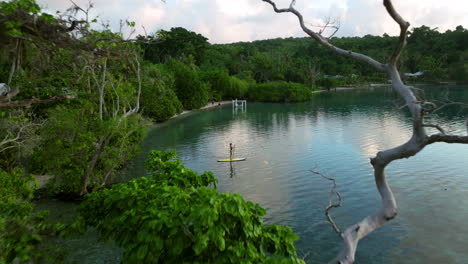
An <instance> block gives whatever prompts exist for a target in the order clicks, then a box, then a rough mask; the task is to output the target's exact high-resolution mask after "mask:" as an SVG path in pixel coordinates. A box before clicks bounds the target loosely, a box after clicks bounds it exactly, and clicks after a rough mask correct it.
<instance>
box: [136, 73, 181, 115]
mask: <svg viewBox="0 0 468 264" xmlns="http://www.w3.org/2000/svg"><path fill="white" fill-rule="evenodd" d="M145 77H146V81H145V82H144V84H143V87H142V97H141V106H142V108H143V112H144V114H145V115H146V116H148V117H149V118H151V119H153V120H154V121H165V120H168V119H169V118H171V117H173V116H174V115H176V114H178V113H180V112H182V108H183V107H182V103H181V102H180V101H179V98H177V95H176V94H175V92H174V90H173V88H174V83H175V80H174V76H173V75H172V74H171V73H170V72H168V71H167V70H165V69H164V68H163V67H160V65H148V66H147V67H146V69H145Z"/></svg>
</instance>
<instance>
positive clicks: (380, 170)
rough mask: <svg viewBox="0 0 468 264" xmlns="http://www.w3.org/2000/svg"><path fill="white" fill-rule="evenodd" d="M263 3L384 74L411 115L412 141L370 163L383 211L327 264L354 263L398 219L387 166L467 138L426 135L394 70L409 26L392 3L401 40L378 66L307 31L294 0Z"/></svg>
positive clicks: (416, 104) (420, 108)
mask: <svg viewBox="0 0 468 264" xmlns="http://www.w3.org/2000/svg"><path fill="white" fill-rule="evenodd" d="M262 1H263V2H266V3H268V4H270V5H271V6H272V7H273V10H274V11H275V12H277V13H292V14H294V15H295V16H296V17H297V18H298V20H299V25H300V27H301V28H302V30H303V31H304V32H305V33H306V34H308V35H309V36H310V37H311V38H313V39H314V40H316V41H317V42H318V43H319V44H320V45H322V46H324V47H326V48H328V49H330V50H332V51H333V52H335V53H336V54H338V55H342V56H348V57H351V58H354V59H356V60H360V61H363V62H366V63H368V64H369V65H371V66H372V67H374V68H375V69H376V70H378V71H381V72H385V73H387V74H388V76H389V77H390V78H391V80H392V87H393V89H394V90H395V91H396V92H397V94H398V95H399V96H400V97H401V98H402V99H403V100H404V102H405V106H407V107H408V109H409V111H410V113H411V116H412V127H413V134H412V136H411V138H410V139H409V140H408V141H407V142H406V143H404V144H402V145H400V146H397V147H394V148H391V149H387V150H384V151H380V152H378V153H377V155H376V156H375V157H374V158H372V159H371V164H372V166H373V168H374V178H375V183H376V186H377V189H378V191H379V193H380V196H381V199H382V207H381V208H380V209H379V210H378V211H377V212H375V213H374V214H372V215H369V216H367V217H365V218H364V219H362V220H361V221H359V222H358V223H356V224H354V225H352V226H350V227H349V228H348V229H346V230H345V231H344V232H343V234H342V238H343V244H342V247H341V251H340V252H339V253H338V255H337V256H336V257H335V258H334V259H333V260H332V261H331V262H330V263H341V264H345V263H354V260H355V254H356V249H357V246H358V243H359V241H360V240H361V239H362V238H364V237H366V236H367V235H368V234H370V233H371V232H373V231H374V230H376V229H378V228H380V227H381V226H383V225H384V224H385V223H387V222H388V221H390V220H392V219H394V218H395V217H396V215H397V211H398V210H397V205H396V200H395V197H394V195H393V192H392V190H391V189H390V186H389V184H388V182H387V179H386V175H385V168H386V166H387V165H388V164H390V163H391V162H392V161H394V160H398V159H403V158H409V157H412V156H414V155H416V154H417V153H418V152H420V151H421V150H422V149H423V148H424V147H425V146H427V145H429V144H432V143H436V142H445V143H462V144H468V136H459V135H445V134H436V135H428V134H427V132H426V130H425V127H427V126H428V125H427V124H424V114H425V113H427V111H428V109H425V108H424V105H427V102H426V103H425V104H421V102H420V101H418V100H417V98H416V96H415V94H414V93H413V91H412V90H411V88H410V87H408V86H406V85H405V84H404V83H403V81H402V80H401V77H400V74H399V72H398V70H397V62H398V59H399V57H400V55H401V52H402V51H403V49H404V48H405V45H406V36H407V31H408V28H409V26H410V24H409V22H407V21H406V20H404V19H403V17H401V15H400V14H399V13H398V12H397V11H396V10H395V8H394V6H393V3H392V1H391V0H383V5H384V6H385V8H386V10H387V12H388V14H389V15H390V16H391V17H392V18H393V20H394V21H395V22H396V23H397V24H398V25H399V26H400V37H399V39H398V43H397V47H396V48H395V50H394V52H393V54H392V56H391V57H390V59H389V61H388V62H387V63H385V64H384V63H381V62H378V61H376V60H374V59H373V58H371V57H369V56H366V55H363V54H360V53H356V52H352V51H348V50H344V49H341V48H338V47H336V46H334V45H333V44H331V43H330V42H328V40H327V39H325V38H324V37H322V36H320V34H318V33H316V32H314V31H312V30H311V29H309V28H308V27H307V26H305V24H304V19H303V16H302V14H301V13H300V12H299V11H297V10H296V9H295V8H294V4H295V2H296V1H295V0H292V1H291V3H290V5H289V7H288V8H278V7H277V6H276V4H275V3H274V2H273V1H271V0H262ZM433 110H434V109H432V111H433Z"/></svg>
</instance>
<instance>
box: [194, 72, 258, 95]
mask: <svg viewBox="0 0 468 264" xmlns="http://www.w3.org/2000/svg"><path fill="white" fill-rule="evenodd" d="M202 79H203V80H204V81H206V82H208V83H209V84H210V85H211V91H212V93H213V95H214V96H215V97H216V96H219V97H220V98H217V99H234V98H243V97H244V95H245V94H246V92H247V90H248V86H249V84H248V83H247V82H246V81H244V80H241V79H239V78H237V77H234V76H229V74H228V73H227V72H226V71H219V70H218V71H208V72H203V73H202Z"/></svg>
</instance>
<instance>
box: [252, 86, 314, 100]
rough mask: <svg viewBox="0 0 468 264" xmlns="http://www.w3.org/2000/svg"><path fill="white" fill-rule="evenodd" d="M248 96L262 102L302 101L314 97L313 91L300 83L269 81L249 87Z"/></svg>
mask: <svg viewBox="0 0 468 264" xmlns="http://www.w3.org/2000/svg"><path fill="white" fill-rule="evenodd" d="M248 98H249V99H250V100H253V101H260V102H301V101H307V100H310V99H311V98H312V92H311V90H310V89H308V88H307V87H306V86H304V85H303V84H300V83H290V82H268V83H259V84H255V85H252V86H250V87H249V91H248Z"/></svg>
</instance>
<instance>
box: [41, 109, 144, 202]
mask: <svg viewBox="0 0 468 264" xmlns="http://www.w3.org/2000/svg"><path fill="white" fill-rule="evenodd" d="M143 137H144V124H143V123H142V120H141V118H140V117H139V115H136V114H135V115H131V116H129V117H126V118H124V117H117V118H113V119H109V120H99V118H98V117H97V113H96V111H95V110H93V108H92V107H91V105H90V103H84V104H83V105H82V106H81V107H80V108H76V107H70V106H68V107H64V106H59V107H57V108H56V109H55V110H52V111H51V112H50V116H49V119H48V120H47V122H46V123H45V124H44V126H43V127H42V129H41V143H40V144H39V148H38V150H37V152H36V154H35V163H36V164H41V167H42V168H39V169H42V170H43V171H41V172H39V171H38V173H47V174H49V175H53V176H54V178H53V179H52V180H51V182H49V186H48V188H49V190H50V191H51V192H52V193H53V194H64V195H67V196H69V195H71V196H72V198H73V197H74V196H77V195H80V194H83V193H86V192H87V191H88V190H93V189H95V188H100V187H102V186H103V185H105V183H106V181H107V180H108V179H109V178H110V177H111V176H112V175H113V174H114V173H115V171H116V170H117V169H119V168H120V167H121V166H122V165H123V164H124V163H125V162H126V161H127V160H129V159H131V158H132V157H133V156H134V155H135V154H136V153H137V152H138V146H139V143H140V142H141V140H142V139H143ZM39 169H37V168H36V170H39Z"/></svg>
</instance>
